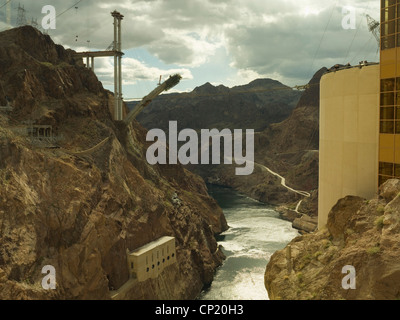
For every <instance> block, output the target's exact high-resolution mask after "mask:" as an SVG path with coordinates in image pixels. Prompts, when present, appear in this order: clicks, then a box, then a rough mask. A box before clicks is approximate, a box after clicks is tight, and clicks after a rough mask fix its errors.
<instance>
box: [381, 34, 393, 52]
mask: <svg viewBox="0 0 400 320" xmlns="http://www.w3.org/2000/svg"><path fill="white" fill-rule="evenodd" d="M381 43H382V50H385V49H392V48H394V47H395V36H394V35H392V36H387V37H383V38H382V39H381Z"/></svg>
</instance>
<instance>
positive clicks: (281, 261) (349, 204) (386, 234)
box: [265, 180, 400, 300]
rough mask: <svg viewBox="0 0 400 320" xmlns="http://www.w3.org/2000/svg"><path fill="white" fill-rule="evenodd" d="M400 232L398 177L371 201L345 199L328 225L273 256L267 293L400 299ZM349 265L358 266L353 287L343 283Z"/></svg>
mask: <svg viewBox="0 0 400 320" xmlns="http://www.w3.org/2000/svg"><path fill="white" fill-rule="evenodd" d="M399 236H400V181H399V180H389V181H388V182H386V183H385V184H384V185H383V186H382V187H381V188H380V190H379V195H377V196H376V197H375V198H374V199H372V200H368V201H367V200H365V199H361V198H358V197H350V196H349V197H346V198H344V199H341V200H339V201H338V203H337V204H336V205H335V207H333V208H332V211H331V212H330V213H329V217H328V225H327V228H325V229H323V230H320V231H317V232H315V233H313V234H307V235H303V236H300V237H297V238H295V239H294V240H293V241H292V242H291V243H290V244H289V245H288V246H287V247H286V248H285V249H283V250H280V251H277V252H276V253H275V254H274V255H273V256H272V257H271V260H270V262H269V263H268V265H267V268H266V272H265V287H266V289H267V290H268V293H269V297H270V298H271V299H285V300H286V299H290V300H293V299H328V300H334V299H349V300H352V299H376V300H381V299H382V300H387V299H391V300H393V299H394V300H396V299H399V298H400V289H399V288H400V268H399V261H400V246H399V242H398V239H399ZM345 266H353V267H354V268H355V271H356V278H355V279H356V288H355V289H348V290H346V289H344V288H343V287H342V281H343V279H344V278H345V276H346V275H347V274H346V273H342V269H343V267H345ZM344 281H346V279H345V280H344Z"/></svg>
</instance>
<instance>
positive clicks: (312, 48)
mask: <svg viewBox="0 0 400 320" xmlns="http://www.w3.org/2000/svg"><path fill="white" fill-rule="evenodd" d="M20 2H21V4H23V5H24V6H25V8H26V9H27V17H28V18H29V20H30V17H31V16H33V17H37V18H38V22H39V23H40V21H41V18H42V17H43V14H42V13H41V8H42V7H43V6H44V5H46V4H48V1H43V0H36V1H31V0H29V1H28V0H21V1H20ZM76 2H77V1H76V0H69V1H61V0H55V1H52V5H54V6H55V7H56V9H57V13H58V14H60V13H62V12H63V11H64V10H66V9H67V8H69V7H71V6H73V5H74V3H76ZM13 3H14V1H13ZM17 5H18V4H17V3H16V2H15V3H14V4H13V6H14V7H15V6H17ZM348 5H350V6H353V7H354V8H356V9H357V11H356V12H357V29H356V30H344V29H343V28H342V26H341V21H342V18H343V15H342V7H343V6H348ZM77 6H78V9H74V8H73V9H71V10H69V11H68V12H65V13H64V14H62V15H61V16H60V17H59V18H57V29H56V30H54V31H50V35H51V36H52V37H54V38H55V39H56V42H59V43H61V44H63V45H66V46H70V47H73V48H77V47H87V46H89V47H90V48H91V49H105V48H106V47H107V46H108V45H109V44H110V43H111V41H112V39H113V26H112V18H111V15H110V12H111V11H113V10H114V9H116V10H119V11H120V12H121V13H123V14H124V15H125V19H124V21H123V45H124V49H125V50H126V49H129V48H135V47H144V48H145V49H147V50H148V51H149V52H150V53H151V54H153V55H155V56H156V57H158V58H159V59H160V60H162V61H164V62H165V63H167V64H176V65H181V66H183V67H185V68H189V67H194V66H200V65H202V64H205V63H207V61H209V60H210V59H212V57H213V55H214V54H215V51H216V50H217V49H218V48H220V47H225V48H226V50H227V52H228V54H229V57H230V59H231V61H230V62H231V65H232V66H234V67H235V68H237V69H238V70H239V71H240V70H242V71H246V72H248V71H252V72H254V74H258V75H263V76H264V75H265V76H267V75H275V76H277V77H280V78H281V79H279V80H283V79H285V80H287V81H292V82H293V81H301V80H306V79H307V78H309V77H310V76H311V75H312V73H313V72H315V71H316V69H319V68H320V67H322V66H330V64H335V63H346V62H349V61H351V60H352V61H351V62H353V63H357V62H358V61H359V60H364V59H367V60H374V59H375V58H377V56H376V49H377V45H376V44H375V45H374V41H375V40H374V39H373V38H372V36H371V34H370V33H369V31H368V30H367V27H366V19H365V17H364V16H362V15H363V14H364V13H370V14H371V15H372V16H374V18H376V19H379V3H376V1H363V0H353V1H346V0H342V1H337V2H336V7H335V6H334V3H332V1H328V0H318V1H317V0H313V1H311V0H282V1H275V0H274V1H272V0H235V1H233V0H146V1H144V0H143V1H137V0H125V1H107V0H97V1H95V0H83V1H82V2H81V3H80V4H78V5H77ZM333 8H334V10H333V11H332V9H333ZM3 10H4V9H3ZM13 12H14V21H15V12H16V10H13ZM3 13H4V11H3ZM1 17H3V15H2V14H1V13H0V19H1ZM328 21H329V24H328ZM0 26H1V25H0ZM325 29H326V30H325ZM89 40H90V43H89V42H88V41H89ZM321 41H322V42H321ZM318 48H319V50H318V51H317V49H318ZM375 60H376V59H375Z"/></svg>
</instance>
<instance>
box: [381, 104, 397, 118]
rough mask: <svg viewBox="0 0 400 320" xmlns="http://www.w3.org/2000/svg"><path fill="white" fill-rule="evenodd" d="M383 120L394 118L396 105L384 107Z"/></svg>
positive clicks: (382, 109)
mask: <svg viewBox="0 0 400 320" xmlns="http://www.w3.org/2000/svg"><path fill="white" fill-rule="evenodd" d="M381 120H394V107H382V108H381Z"/></svg>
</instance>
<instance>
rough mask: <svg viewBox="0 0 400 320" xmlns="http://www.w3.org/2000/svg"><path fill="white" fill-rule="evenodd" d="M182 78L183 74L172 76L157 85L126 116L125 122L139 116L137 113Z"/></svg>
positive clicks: (128, 122)
mask: <svg viewBox="0 0 400 320" xmlns="http://www.w3.org/2000/svg"><path fill="white" fill-rule="evenodd" d="M181 79H182V76H181V75H180V74H175V75H173V76H170V77H169V79H168V80H167V81H165V82H163V83H162V84H160V85H159V86H157V88H155V89H154V90H153V91H152V92H150V93H149V94H148V95H147V96H145V97H144V98H143V100H142V101H141V102H140V103H139V104H138V105H137V106H136V107H135V108H134V109H133V110H132V111H131V112H130V113H129V114H128V115H127V116H126V118H125V120H124V122H125V123H126V124H130V123H131V122H132V121H133V120H134V119H135V118H136V117H137V115H138V114H139V113H140V112H142V110H143V109H144V108H145V107H147V106H148V105H149V104H150V103H151V101H153V99H155V98H156V97H158V96H159V95H160V94H161V93H163V92H164V91H168V90H169V89H172V88H173V87H175V86H176V85H177V84H178V83H179V82H180V81H181Z"/></svg>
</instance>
